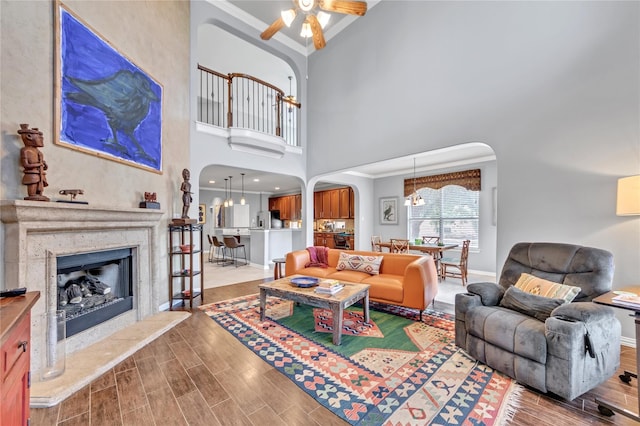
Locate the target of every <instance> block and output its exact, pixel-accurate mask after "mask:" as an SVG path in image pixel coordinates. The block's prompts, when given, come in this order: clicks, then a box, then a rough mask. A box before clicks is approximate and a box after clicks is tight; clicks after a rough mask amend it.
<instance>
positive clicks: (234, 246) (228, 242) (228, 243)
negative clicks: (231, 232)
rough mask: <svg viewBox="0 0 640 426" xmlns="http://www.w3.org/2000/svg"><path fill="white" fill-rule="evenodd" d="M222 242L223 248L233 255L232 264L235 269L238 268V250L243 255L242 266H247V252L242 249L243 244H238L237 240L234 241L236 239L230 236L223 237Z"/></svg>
mask: <svg viewBox="0 0 640 426" xmlns="http://www.w3.org/2000/svg"><path fill="white" fill-rule="evenodd" d="M222 241H224V245H225V247H226V248H227V249H229V250H231V252H232V254H233V263H234V264H235V265H236V268H237V267H238V249H239V248H242V252H243V254H244V264H245V265H248V264H249V262H248V261H247V251H246V249H245V248H244V244H238V240H236V237H232V236H227V237H223V239H222Z"/></svg>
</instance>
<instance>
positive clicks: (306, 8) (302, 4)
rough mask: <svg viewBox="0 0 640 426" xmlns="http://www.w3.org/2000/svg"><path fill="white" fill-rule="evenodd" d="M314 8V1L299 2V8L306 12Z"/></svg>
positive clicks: (300, 0) (301, 0)
mask: <svg viewBox="0 0 640 426" xmlns="http://www.w3.org/2000/svg"><path fill="white" fill-rule="evenodd" d="M314 6H315V1H314V0H298V7H299V8H300V9H301V10H302V11H304V12H308V11H310V10H311V9H313V7H314Z"/></svg>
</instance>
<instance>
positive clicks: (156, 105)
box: [59, 6, 162, 172]
mask: <svg viewBox="0 0 640 426" xmlns="http://www.w3.org/2000/svg"><path fill="white" fill-rule="evenodd" d="M59 12H60V13H59V17H60V19H59V26H60V27H59V29H60V33H59V34H60V51H59V55H60V56H59V58H60V73H59V76H60V82H59V84H60V105H59V108H60V114H59V120H60V122H59V125H60V127H59V129H60V134H59V139H60V140H59V142H60V144H62V145H66V146H69V147H71V148H76V149H79V150H81V151H84V152H88V153H91V154H95V155H98V156H100V157H104V158H109V159H112V160H115V161H120V162H124V163H129V164H131V165H134V166H137V167H142V168H145V169H150V170H152V171H155V172H162V86H161V85H160V84H158V83H157V82H156V81H155V80H154V79H152V78H151V77H150V76H149V75H148V74H147V73H145V72H144V71H143V70H141V69H140V68H139V67H138V66H136V65H135V64H133V63H132V62H131V61H130V60H129V59H127V58H126V57H125V56H123V55H122V54H120V53H119V52H118V51H117V50H116V49H114V48H113V47H112V46H111V45H110V44H109V43H107V42H106V41H105V40H103V39H102V38H101V37H99V36H98V35H97V34H96V33H94V32H93V31H92V30H91V29H90V28H88V27H87V26H86V25H84V24H83V23H82V22H81V21H80V20H79V19H77V18H76V17H75V16H73V15H72V14H71V13H70V12H69V11H68V10H66V9H65V8H64V7H62V6H60V10H59Z"/></svg>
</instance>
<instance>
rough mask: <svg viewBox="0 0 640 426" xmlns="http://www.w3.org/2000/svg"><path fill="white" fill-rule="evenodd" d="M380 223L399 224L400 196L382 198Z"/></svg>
mask: <svg viewBox="0 0 640 426" xmlns="http://www.w3.org/2000/svg"><path fill="white" fill-rule="evenodd" d="M380 224H381V225H397V224H398V197H383V198H380Z"/></svg>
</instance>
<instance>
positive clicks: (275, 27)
mask: <svg viewBox="0 0 640 426" xmlns="http://www.w3.org/2000/svg"><path fill="white" fill-rule="evenodd" d="M282 27H284V20H282V16H281V17H279V18H278V19H276V20H275V21H273V24H271V25H269V26H268V27H267V29H266V30H264V31H263V32H262V34H260V38H261V39H263V40H269V39H270V38H271V37H273V35H274V34H275V33H277V32H278V31H280V30H281V29H282Z"/></svg>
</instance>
